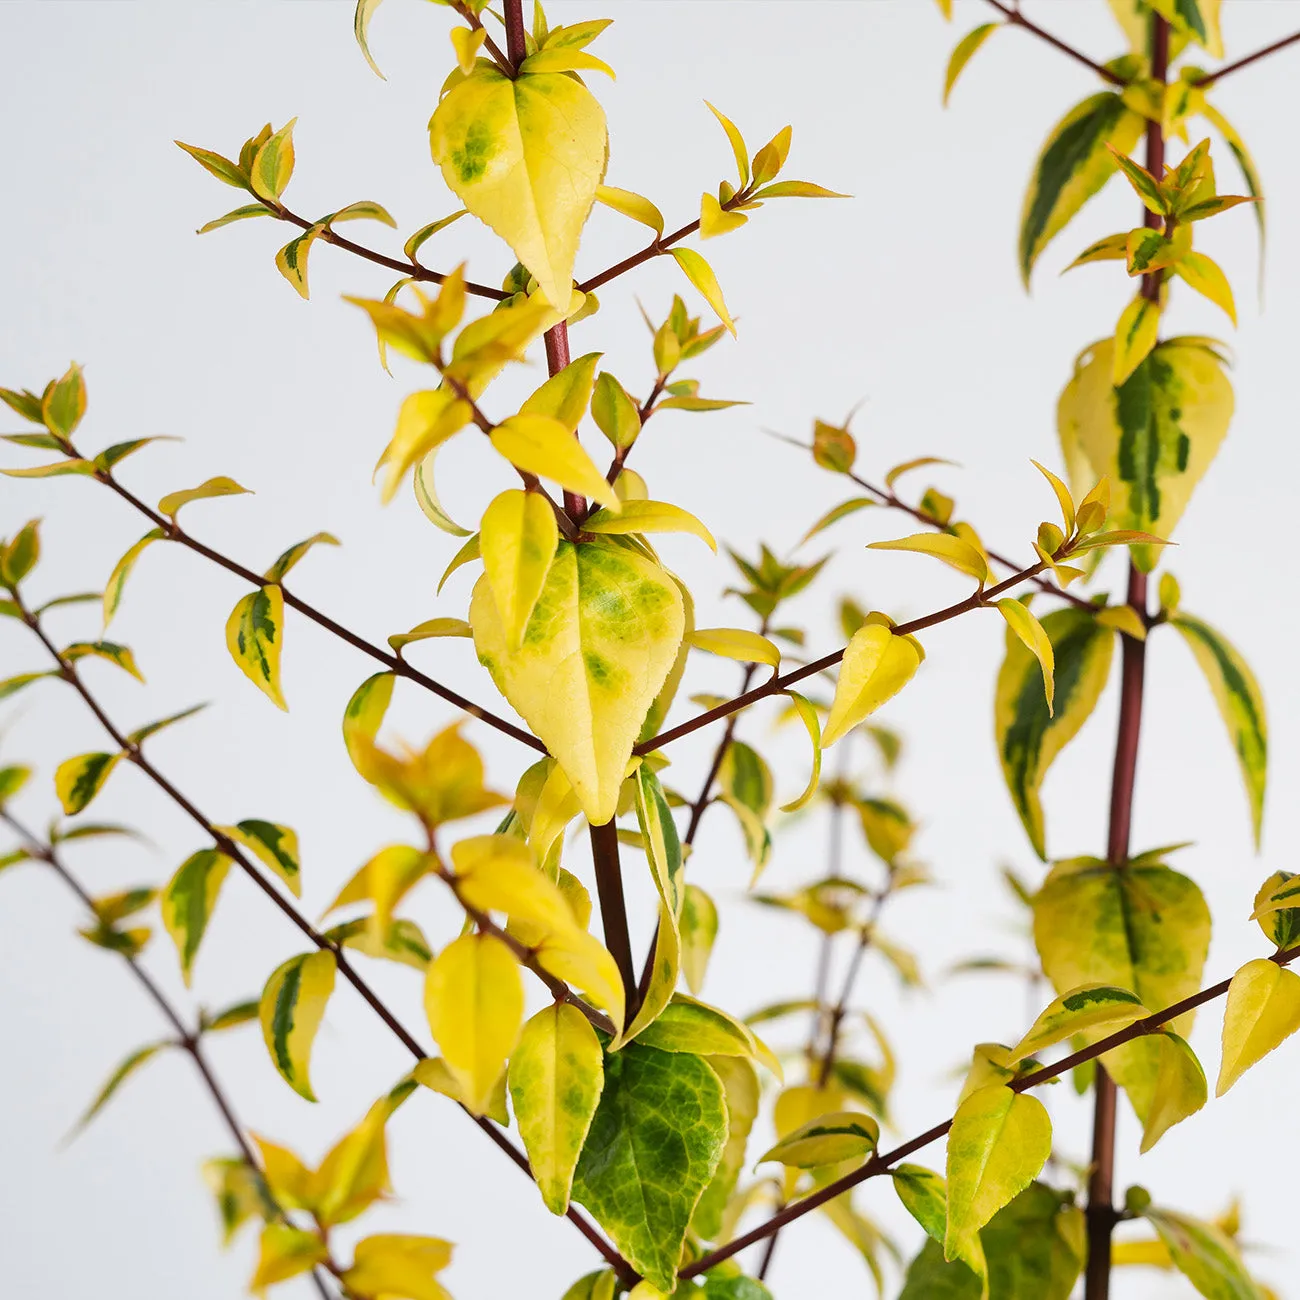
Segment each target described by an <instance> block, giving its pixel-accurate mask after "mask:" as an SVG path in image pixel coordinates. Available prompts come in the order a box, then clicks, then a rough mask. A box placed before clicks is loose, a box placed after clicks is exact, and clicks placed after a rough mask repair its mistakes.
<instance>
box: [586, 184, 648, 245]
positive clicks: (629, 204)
mask: <svg viewBox="0 0 1300 1300" xmlns="http://www.w3.org/2000/svg"><path fill="white" fill-rule="evenodd" d="M596 202H597V203H599V204H601V205H602V206H604V207H607V208H610V209H611V210H612V211H614V212H618V213H620V214H621V215H622V216H625V217H630V218H631V219H632V220H633V221H639V222H640V223H641V225H643V226H649V227H650V229H651V230H653V231H654V232H655V235H656V236H659V235H662V234H663V233H664V214H663V213H662V212H660V211H659V209H658V208H657V207H655V205H654V204H653V203H651V202H650V200H649V199H647V198H646V197H645V196H644V195H642V194H636V193H634V192H633V191H632V190H621V189H619V188H618V187H617V186H615V185H600V186H598V187H597V189H596Z"/></svg>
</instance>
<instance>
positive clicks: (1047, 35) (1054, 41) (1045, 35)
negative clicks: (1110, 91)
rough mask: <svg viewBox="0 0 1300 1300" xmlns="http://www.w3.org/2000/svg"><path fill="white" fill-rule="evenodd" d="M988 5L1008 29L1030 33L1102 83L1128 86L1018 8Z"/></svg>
mask: <svg viewBox="0 0 1300 1300" xmlns="http://www.w3.org/2000/svg"><path fill="white" fill-rule="evenodd" d="M988 3H989V4H991V5H992V6H993V8H994V9H996V10H997V11H998V13H1000V14H1001V15H1002V16H1003V17H1004V18H1005V19H1006V20H1007V26H1008V27H1023V28H1024V30H1025V31H1027V32H1032V33H1033V35H1035V36H1037V37H1038V39H1039V40H1040V41H1046V42H1047V43H1048V45H1050V46H1052V47H1053V48H1054V49H1057V50H1060V51H1061V53H1062V54H1065V55H1068V56H1069V57H1070V58H1072V59H1073V60H1074V61H1075V62H1076V63H1082V64H1083V66H1084V67H1085V68H1091V69H1092V71H1093V72H1095V73H1096V74H1097V75H1098V76H1099V77H1100V78H1101V79H1102V80H1103V81H1108V82H1109V83H1110V84H1111V85H1112V86H1127V85H1128V82H1127V81H1125V80H1124V78H1123V77H1121V76H1119V75H1118V74H1117V73H1114V72H1112V71H1111V70H1110V69H1109V68H1106V67H1103V66H1102V65H1101V64H1100V63H1097V62H1096V61H1095V60H1094V59H1090V58H1089V57H1088V56H1087V55H1086V54H1084V53H1083V52H1082V51H1081V50H1076V49H1075V48H1074V46H1073V45H1067V44H1066V43H1065V42H1064V41H1063V40H1061V39H1060V38H1059V37H1057V36H1053V35H1052V34H1051V32H1048V31H1044V30H1043V28H1041V27H1039V25H1038V24H1037V23H1031V22H1030V21H1029V19H1028V18H1026V17H1025V16H1024V14H1022V13H1021V12H1020V10H1019V9H1018V8H1015V9H1013V8H1012V7H1011V6H1010V5H1007V4H1003V3H1002V0H988Z"/></svg>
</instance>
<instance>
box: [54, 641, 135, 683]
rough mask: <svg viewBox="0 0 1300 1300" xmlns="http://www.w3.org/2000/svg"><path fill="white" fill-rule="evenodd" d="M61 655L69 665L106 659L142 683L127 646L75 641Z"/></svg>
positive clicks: (102, 642) (104, 642)
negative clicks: (89, 660) (82, 660)
mask: <svg viewBox="0 0 1300 1300" xmlns="http://www.w3.org/2000/svg"><path fill="white" fill-rule="evenodd" d="M62 655H63V658H64V659H66V660H68V661H69V662H70V663H76V661H77V660H78V659H87V658H93V659H106V660H107V661H108V662H109V663H111V664H116V665H117V666H118V667H119V668H120V669H122V671H123V672H125V673H129V674H130V675H131V676H132V677H134V678H135V679H136V681H138V682H142V681H144V678H143V677H142V676H141V674H140V669H139V668H137V667H136V662H135V655H134V654H132V653H131V651H130V649H129V648H128V647H127V646H124V645H118V644H117V643H116V642H114V641H75V642H73V644H72V645H70V646H67V647H66V648H65V649H64V650H63V651H62Z"/></svg>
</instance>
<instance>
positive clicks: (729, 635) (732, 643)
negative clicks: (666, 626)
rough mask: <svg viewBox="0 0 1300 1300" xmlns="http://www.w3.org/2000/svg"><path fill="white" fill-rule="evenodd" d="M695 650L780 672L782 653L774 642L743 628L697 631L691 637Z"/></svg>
mask: <svg viewBox="0 0 1300 1300" xmlns="http://www.w3.org/2000/svg"><path fill="white" fill-rule="evenodd" d="M689 639H690V643H691V645H692V646H694V647H695V649H697V650H705V651H707V652H708V653H709V654H712V655H722V656H723V657H724V658H727V659H737V660H739V661H740V662H741V663H745V664H766V665H767V666H768V667H769V668H771V669H772V670H773V671H775V672H779V671H780V669H781V651H780V648H779V647H778V646H777V645H776V643H775V642H773V641H769V640H768V639H767V637H765V636H760V635H759V634H758V633H757V632H751V631H749V630H748V629H747V628H743V627H697V628H696V629H695V630H694V631H693V632H692V633H691V635H690V638H689Z"/></svg>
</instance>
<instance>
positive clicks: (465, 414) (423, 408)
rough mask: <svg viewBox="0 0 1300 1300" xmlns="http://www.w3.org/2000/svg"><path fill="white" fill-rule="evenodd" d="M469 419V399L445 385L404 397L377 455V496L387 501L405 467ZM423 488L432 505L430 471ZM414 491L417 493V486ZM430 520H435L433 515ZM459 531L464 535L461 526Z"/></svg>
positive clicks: (436, 446) (437, 445)
mask: <svg viewBox="0 0 1300 1300" xmlns="http://www.w3.org/2000/svg"><path fill="white" fill-rule="evenodd" d="M469 420H470V408H469V403H468V402H463V401H461V400H460V399H459V398H458V397H457V396H456V395H455V394H454V393H453V392H452V391H451V390H450V389H449V388H434V389H428V390H426V391H424V392H422V393H412V394H411V395H410V396H409V397H407V398H406V399H405V400H404V401H403V402H402V406H401V409H400V410H399V411H398V413H397V428H396V429H395V430H394V432H393V436H392V439H391V441H390V442H389V444H388V446H387V447H385V448H384V453H383V455H382V456H380V458H379V465H381V466H383V467H384V482H383V486H382V488H381V489H380V500H381V501H383V502H384V504H385V505H387V504H388V502H390V501H391V500H392V499H393V497H394V495H395V494H396V492H397V489H398V487H399V486H400V485H401V482H402V479H403V478H405V477H406V471H407V470H409V469H410V468H411V466H412V465H415V464H417V463H418V462H420V461H423V460H425V458H426V457H428V456H431V455H432V454H433V452H434V451H436V450H437V449H438V448H439V447H440V446H441V445H442V444H443V443H444V442H446V441H447V439H448V438H450V437H451V436H452V435H453V434H456V433H459V432H460V431H461V429H463V428H464V427H465V426H466V425H467V424H468V423H469ZM426 490H427V491H428V493H429V495H430V496H431V497H432V499H433V502H434V504H435V505H436V504H437V500H438V499H437V497H436V496H435V495H434V494H433V491H432V475H430V484H429V487H428V488H427V489H426ZM416 494H417V496H418V495H419V489H418V488H417V493H416ZM421 504H423V503H421ZM425 513H426V514H427V513H428V511H426V512H425ZM430 517H431V518H433V516H430ZM434 522H435V523H436V522H438V521H437V519H436V518H435V519H434ZM454 528H455V525H452V529H453V530H454ZM449 531H451V530H449ZM460 535H461V536H465V535H466V534H465V532H464V530H463V529H461V530H460Z"/></svg>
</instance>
